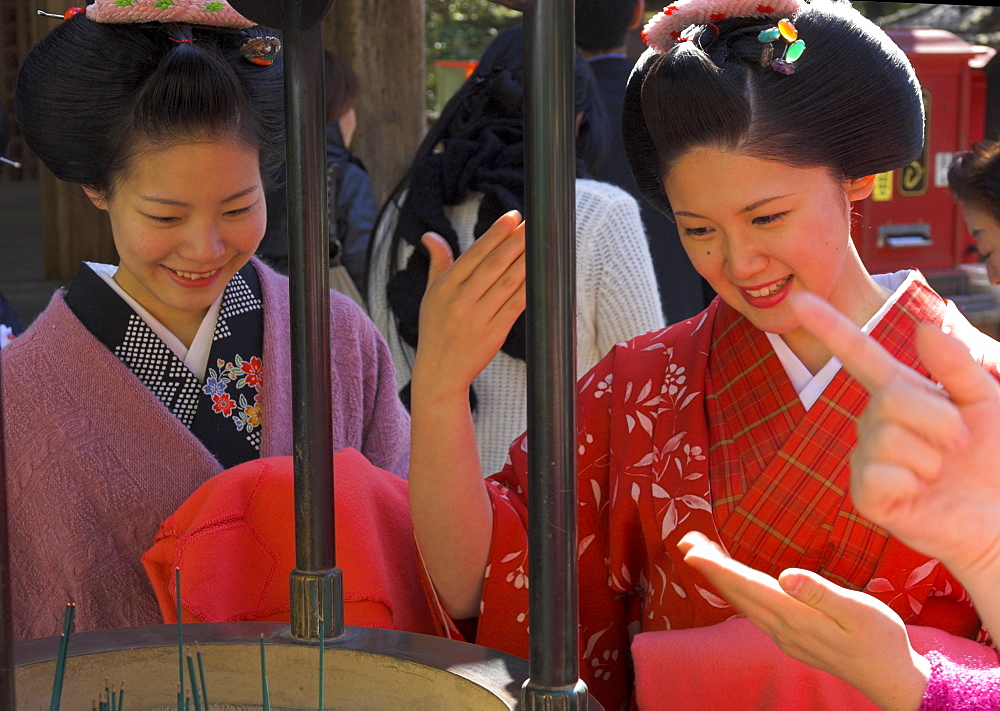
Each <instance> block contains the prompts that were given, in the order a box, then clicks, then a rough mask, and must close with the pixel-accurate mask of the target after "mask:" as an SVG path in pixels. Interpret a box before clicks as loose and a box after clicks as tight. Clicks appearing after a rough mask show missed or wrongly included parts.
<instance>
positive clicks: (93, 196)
mask: <svg viewBox="0 0 1000 711" xmlns="http://www.w3.org/2000/svg"><path fill="white" fill-rule="evenodd" d="M80 187H81V188H83V192H85V193H86V194H87V197H88V198H90V201H91V202H92V203H94V207H96V208H97V209H98V210H107V209H108V202H107V200H105V199H104V193H102V192H101V191H100V190H96V189H95V188H91V187H88V186H86V185H81V186H80Z"/></svg>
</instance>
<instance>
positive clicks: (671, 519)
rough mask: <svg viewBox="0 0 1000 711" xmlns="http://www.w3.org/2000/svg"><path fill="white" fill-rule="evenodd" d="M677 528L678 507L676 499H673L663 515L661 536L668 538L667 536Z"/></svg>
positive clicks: (664, 538)
mask: <svg viewBox="0 0 1000 711" xmlns="http://www.w3.org/2000/svg"><path fill="white" fill-rule="evenodd" d="M675 528H677V507H676V506H675V505H674V500H673V499H671V500H670V505H669V506H668V507H667V511H666V513H665V514H664V516H663V525H662V526H661V527H660V538H662V539H663V540H666V539H667V536H669V535H670V534H671V533H673V531H674V529H675Z"/></svg>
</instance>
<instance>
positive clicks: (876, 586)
mask: <svg viewBox="0 0 1000 711" xmlns="http://www.w3.org/2000/svg"><path fill="white" fill-rule="evenodd" d="M895 589H896V588H894V587H893V586H892V583H890V582H889V581H888V580H886V579H885V578H872V579H871V580H870V581H868V585H866V586H865V591H867V592H871V593H887V592H892V591H893V590H895Z"/></svg>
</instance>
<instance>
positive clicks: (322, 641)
mask: <svg viewBox="0 0 1000 711" xmlns="http://www.w3.org/2000/svg"><path fill="white" fill-rule="evenodd" d="M323 612H324V610H323V583H322V581H321V582H320V584H319V704H318V708H319V711H323V668H324V666H325V665H324V664H323V651H324V649H323V648H324V647H325V646H326V624H325V619H324V615H323Z"/></svg>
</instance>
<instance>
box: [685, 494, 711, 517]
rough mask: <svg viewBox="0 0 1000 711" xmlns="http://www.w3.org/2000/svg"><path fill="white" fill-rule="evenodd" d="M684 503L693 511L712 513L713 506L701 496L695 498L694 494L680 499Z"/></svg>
mask: <svg viewBox="0 0 1000 711" xmlns="http://www.w3.org/2000/svg"><path fill="white" fill-rule="evenodd" d="M679 498H680V500H681V501H682V502H684V503H685V504H686V505H687V506H689V507H690V508H692V509H701V510H702V511H708V512H709V513H711V512H712V505H711V504H709V503H708V502H707V501H705V499H703V498H701V497H700V496H695V495H694V494H685V495H684V496H681V497H679Z"/></svg>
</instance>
